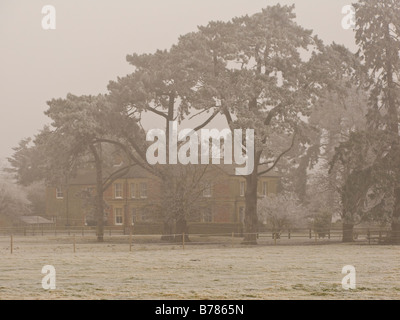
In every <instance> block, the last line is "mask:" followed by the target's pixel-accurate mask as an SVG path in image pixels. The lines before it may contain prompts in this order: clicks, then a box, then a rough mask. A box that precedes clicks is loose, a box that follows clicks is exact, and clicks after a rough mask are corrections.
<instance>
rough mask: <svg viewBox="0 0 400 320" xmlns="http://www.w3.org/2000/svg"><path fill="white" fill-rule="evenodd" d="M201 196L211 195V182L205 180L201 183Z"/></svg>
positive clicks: (208, 196) (207, 196)
mask: <svg viewBox="0 0 400 320" xmlns="http://www.w3.org/2000/svg"><path fill="white" fill-rule="evenodd" d="M203 197H206V198H210V197H211V183H209V182H207V183H205V184H204V185H203Z"/></svg>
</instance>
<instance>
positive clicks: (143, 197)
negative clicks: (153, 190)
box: [139, 182, 147, 199]
mask: <svg viewBox="0 0 400 320" xmlns="http://www.w3.org/2000/svg"><path fill="white" fill-rule="evenodd" d="M139 186H140V187H139V188H140V190H139V192H140V198H141V199H146V198H147V182H140V185H139ZM143 186H144V188H143ZM143 190H144V191H145V192H143Z"/></svg>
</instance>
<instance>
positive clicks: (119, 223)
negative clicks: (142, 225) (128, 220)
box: [114, 208, 124, 226]
mask: <svg viewBox="0 0 400 320" xmlns="http://www.w3.org/2000/svg"><path fill="white" fill-rule="evenodd" d="M117 212H118V214H117ZM119 212H120V213H119ZM117 218H121V222H117ZM114 224H115V225H116V226H122V225H123V224H124V212H123V210H122V208H114Z"/></svg>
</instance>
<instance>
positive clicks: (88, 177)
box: [69, 163, 279, 185]
mask: <svg viewBox="0 0 400 320" xmlns="http://www.w3.org/2000/svg"><path fill="white" fill-rule="evenodd" d="M213 166H216V167H217V168H219V169H221V170H222V171H224V172H225V173H226V174H228V175H231V176H235V175H236V173H235V169H236V168H238V166H237V165H235V164H223V163H222V164H213ZM119 168H122V166H121V167H118V166H116V167H113V168H107V169H104V171H103V176H104V178H106V177H108V176H109V175H110V174H111V173H113V172H115V171H117V170H118V169H119ZM267 168H268V166H265V165H263V166H260V167H259V169H258V171H259V172H262V171H263V170H266V169H267ZM262 176H263V177H279V174H278V173H277V172H276V171H275V170H271V171H270V172H267V173H265V174H263V175H262ZM151 177H154V175H152V174H151V173H150V172H148V171H147V170H145V169H143V168H142V167H140V166H138V165H136V166H133V167H131V168H130V169H129V172H128V173H127V174H125V175H124V176H122V177H121V178H128V179H129V178H151ZM69 184H71V185H95V184H96V171H95V170H94V169H82V170H79V171H78V173H77V174H76V175H75V176H74V177H72V178H70V180H69Z"/></svg>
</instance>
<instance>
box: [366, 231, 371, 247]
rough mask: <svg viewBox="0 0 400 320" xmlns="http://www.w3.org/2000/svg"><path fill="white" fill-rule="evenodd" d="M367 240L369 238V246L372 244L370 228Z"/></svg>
mask: <svg viewBox="0 0 400 320" xmlns="http://www.w3.org/2000/svg"><path fill="white" fill-rule="evenodd" d="M367 238H368V244H369V245H370V244H371V232H370V231H369V228H368V230H367Z"/></svg>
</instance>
